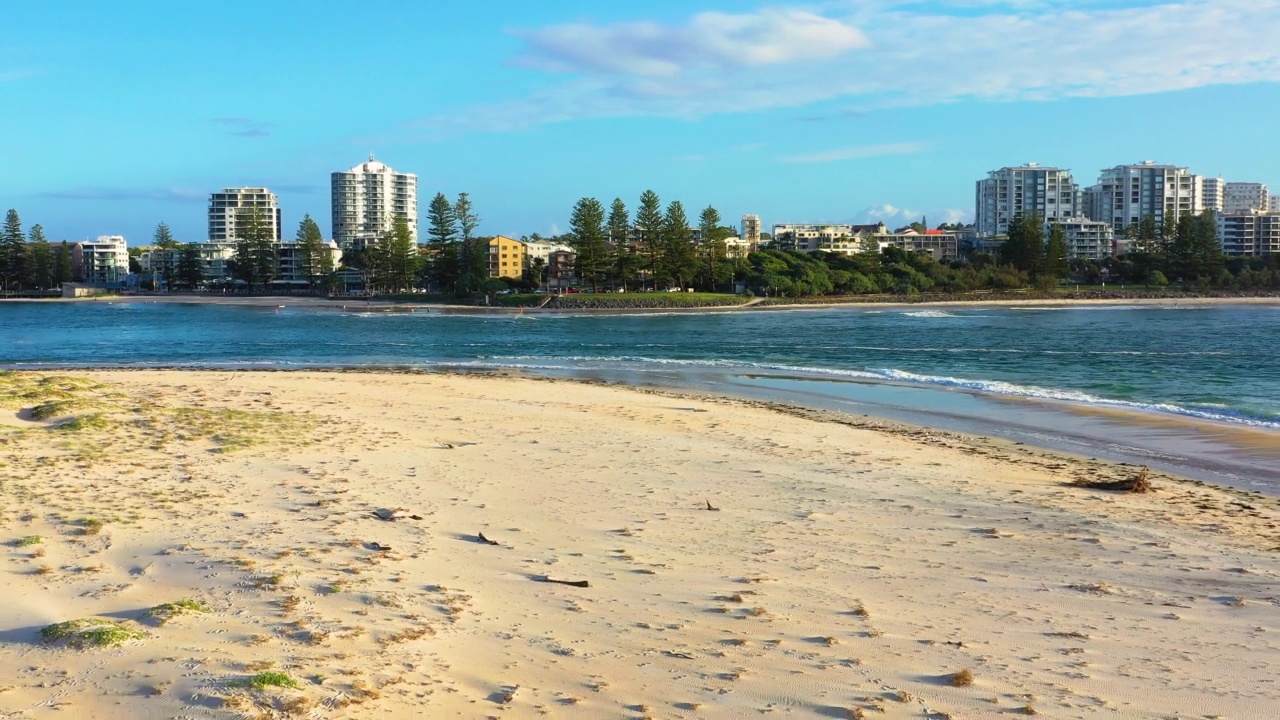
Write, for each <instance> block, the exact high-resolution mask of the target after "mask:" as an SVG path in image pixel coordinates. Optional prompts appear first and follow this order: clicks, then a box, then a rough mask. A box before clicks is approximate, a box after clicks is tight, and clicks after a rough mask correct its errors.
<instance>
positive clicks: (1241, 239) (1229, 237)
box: [1218, 210, 1280, 257]
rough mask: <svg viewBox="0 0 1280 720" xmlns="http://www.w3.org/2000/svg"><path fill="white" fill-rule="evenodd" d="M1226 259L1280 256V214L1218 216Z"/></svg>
mask: <svg viewBox="0 0 1280 720" xmlns="http://www.w3.org/2000/svg"><path fill="white" fill-rule="evenodd" d="M1218 240H1219V242H1221V243H1222V253H1223V254H1224V255H1234V256H1244V257H1256V256H1259V255H1280V213H1274V212H1261V211H1258V210H1245V211H1242V212H1222V213H1219V214H1218Z"/></svg>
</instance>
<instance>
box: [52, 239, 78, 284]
mask: <svg viewBox="0 0 1280 720" xmlns="http://www.w3.org/2000/svg"><path fill="white" fill-rule="evenodd" d="M71 253H72V248H71V245H69V244H68V243H67V241H66V240H63V241H62V244H61V245H59V246H58V250H57V252H56V253H55V258H54V269H53V283H54V284H55V285H59V286H60V285H62V284H63V283H69V282H71V281H72V279H73V277H72V273H73V272H74V268H73V266H72V264H71Z"/></svg>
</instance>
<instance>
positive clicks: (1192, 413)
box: [875, 368, 1280, 430]
mask: <svg viewBox="0 0 1280 720" xmlns="http://www.w3.org/2000/svg"><path fill="white" fill-rule="evenodd" d="M875 372H876V373H878V374H880V375H881V376H883V377H885V378H888V379H890V380H901V381H904V382H911V383H917V384H921V385H941V386H945V387H955V388H961V389H965V390H974V391H977V392H983V393H990V394H993V395H1011V396H1015V397H1027V398H1035V399H1040V400H1057V401H1062V402H1070V403H1078V404H1081V405H1098V406H1103V407H1114V408H1120V409H1126V410H1137V411H1141V412H1159V413H1169V414H1173V415H1183V416H1187V417H1194V418H1200V419H1202V420H1213V421H1216V422H1227V423H1232V424H1238V425H1248V426H1251V427H1260V428H1268V429H1273V430H1280V421H1270V420H1264V419H1262V418H1256V417H1250V416H1247V415H1243V414H1240V413H1237V412H1234V411H1231V410H1226V411H1223V412H1214V411H1210V410H1208V409H1199V408H1187V407H1183V406H1181V405H1174V404H1172V403H1142V402H1131V401H1128V400H1116V399H1112V398H1104V397H1099V396H1097V395H1091V394H1089V393H1085V392H1079V391H1076V390H1058V389H1052V388H1043V387H1037V386H1035V385H1016V384H1014V383H1008V382H1003V381H1000V380H970V379H967V378H956V377H947V376H939V375H920V374H917V373H913V372H908V371H906V370H895V369H892V368H885V369H880V370H876V371H875Z"/></svg>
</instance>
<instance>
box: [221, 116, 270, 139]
mask: <svg viewBox="0 0 1280 720" xmlns="http://www.w3.org/2000/svg"><path fill="white" fill-rule="evenodd" d="M213 121H214V122H215V123H217V124H218V125H222V126H223V127H225V128H227V134H229V135H235V136H236V137H245V138H260V137H266V136H268V135H270V134H271V132H270V131H269V130H267V128H268V127H271V124H270V123H265V122H261V121H258V120H253V119H251V118H242V117H220V118H214V119H213Z"/></svg>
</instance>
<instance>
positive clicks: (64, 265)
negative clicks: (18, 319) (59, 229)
mask: <svg viewBox="0 0 1280 720" xmlns="http://www.w3.org/2000/svg"><path fill="white" fill-rule="evenodd" d="M72 252H73V248H72V246H71V245H70V244H69V243H67V242H66V241H65V240H64V241H62V242H61V243H51V242H49V241H48V240H47V239H46V238H45V236H44V228H43V227H41V226H40V225H39V224H36V225H32V226H31V229H30V230H27V231H25V232H24V231H23V229H22V218H21V217H20V216H19V215H18V211H17V210H14V209H10V210H9V211H8V212H7V213H5V218H4V228H3V230H0V286H3V289H4V290H5V291H21V290H47V289H50V288H56V287H58V286H59V285H61V284H62V283H65V282H71V281H72V280H74V278H73V277H72V272H73V271H74V266H73V263H72V259H71V254H72Z"/></svg>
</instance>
